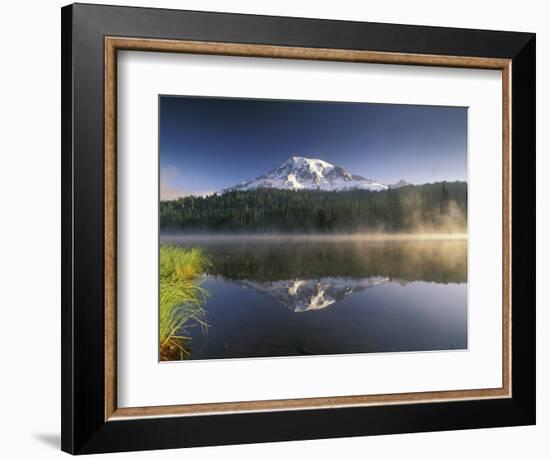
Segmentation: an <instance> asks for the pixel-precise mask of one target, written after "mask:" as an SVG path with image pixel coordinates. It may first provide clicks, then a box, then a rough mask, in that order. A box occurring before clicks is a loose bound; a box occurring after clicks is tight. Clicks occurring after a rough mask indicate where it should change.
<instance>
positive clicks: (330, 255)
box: [161, 235, 468, 360]
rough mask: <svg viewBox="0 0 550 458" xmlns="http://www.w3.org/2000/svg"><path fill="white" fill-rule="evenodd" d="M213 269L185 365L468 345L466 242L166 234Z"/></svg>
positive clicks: (168, 240)
mask: <svg viewBox="0 0 550 458" xmlns="http://www.w3.org/2000/svg"><path fill="white" fill-rule="evenodd" d="M161 243H162V244H168V245H175V246H181V247H184V248H189V247H197V246H199V247H202V248H203V249H205V250H206V252H207V253H208V254H209V255H210V257H211V260H212V266H211V268H210V269H209V271H208V274H207V275H204V276H203V277H201V278H200V279H199V281H200V283H201V286H202V287H203V288H204V289H205V290H207V291H208V293H209V296H208V299H207V301H206V303H205V310H206V321H207V324H208V327H207V329H206V331H205V330H204V329H201V326H198V325H196V326H190V327H186V329H185V331H186V333H187V335H188V336H189V337H190V339H189V344H188V345H189V356H188V358H187V359H193V360H198V359H218V358H244V357H273V356H298V355H330V354H344V353H375V352H405V351H428V350H431V351H433V350H459V349H466V348H467V344H468V334H467V241H466V240H465V239H464V238H462V237H445V236H440V237H437V238H435V239H434V238H431V237H412V238H411V237H400V236H394V237H385V236H375V237H361V236H332V237H331V236H294V237H292V236H288V237H285V236H256V237H254V236H248V237H247V236H202V237H201V236H165V235H163V236H161Z"/></svg>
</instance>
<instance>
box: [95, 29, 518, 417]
mask: <svg viewBox="0 0 550 458" xmlns="http://www.w3.org/2000/svg"><path fill="white" fill-rule="evenodd" d="M119 50H128V51H152V52H175V53H187V54H209V55H223V56H240V57H268V58H281V59H301V60H322V61H340V62H357V63H379V64H398V65H422V66H436V67H461V68H479V69H493V70H500V71H501V72H502V231H503V233H502V240H503V242H502V275H503V277H502V278H503V284H502V387H500V388H487V389H471V390H452V391H430V392H416V393H399V394H375V395H353V396H334V397H318V398H303V399H284V400H265V401H241V402H223V403H208V404H183V405H170V406H143V407H129V408H119V407H118V405H117V372H116V367H117V336H116V329H117V325H116V291H117V282H116V272H117V270H116V256H117V254H116V247H117V219H116V214H117V156H116V154H117V153H116V151H117V145H116V139H117V125H116V122H117V51H119ZM511 66H512V63H511V60H510V59H493V58H482V57H463V56H439V55H425V54H404V53H389V52H375V51H358V50H344V49H321V48H301V47H288V46H271V45H250V44H240V43H215V42H199V41H180V40H157V39H142V38H121V37H105V81H104V89H105V113H104V122H105V125H104V129H105V144H104V154H105V158H104V159H105V165H104V167H105V177H104V178H105V189H104V192H105V194H104V205H105V208H104V212H105V234H104V238H105V253H104V254H105V266H104V273H105V285H104V288H105V398H104V401H105V420H106V421H112V420H121V419H122V420H129V419H136V418H143V417H152V416H156V417H158V416H189V415H207V414H226V413H245V412H258V411H274V410H300V409H320V408H337V407H358V406H370V405H381V404H405V403H423V402H438V401H460V400H475V399H489V398H506V397H511V394H512V376H511V375H512V367H511V348H512V335H511V317H512V305H511V236H512V232H511V231H512V228H511V185H512V184H511V121H512V120H511Z"/></svg>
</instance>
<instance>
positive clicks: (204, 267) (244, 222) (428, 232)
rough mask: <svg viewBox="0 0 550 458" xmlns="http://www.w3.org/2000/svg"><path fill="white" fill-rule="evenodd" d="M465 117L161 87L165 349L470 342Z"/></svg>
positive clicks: (433, 347) (349, 348) (199, 353)
mask: <svg viewBox="0 0 550 458" xmlns="http://www.w3.org/2000/svg"><path fill="white" fill-rule="evenodd" d="M467 117H468V110H467V108H466V107H452V106H423V105H399V104H375V103H355V102H326V101H298V100H267V99H242V98H215V97H197V96H192V97H191V96H175V95H160V96H159V156H160V159H159V162H160V164H159V167H160V170H159V174H160V176H159V180H160V183H159V199H160V210H159V213H160V214H159V225H160V238H159V240H160V243H159V296H160V297H159V340H160V342H159V359H160V361H189V360H213V359H220V358H251V357H254V358H258V357H260V358H270V357H299V356H319V355H341V354H357V353H362V354H365V353H379V352H420V351H464V350H466V349H467V348H468V323H467V316H468V313H467V305H468V304H467V297H468V294H467V292H468V260H467V255H468V237H467V232H468V182H467V177H468V157H467V156H468V151H467V137H468V132H467V124H468V123H467Z"/></svg>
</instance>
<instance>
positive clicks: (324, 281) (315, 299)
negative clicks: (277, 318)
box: [240, 276, 389, 312]
mask: <svg viewBox="0 0 550 458" xmlns="http://www.w3.org/2000/svg"><path fill="white" fill-rule="evenodd" d="M388 280H389V278H388V277H382V276H372V277H367V278H347V277H325V278H313V279H308V280H280V281H271V282H256V281H250V280H246V281H242V282H240V283H241V285H242V286H244V287H245V288H250V289H253V290H255V291H259V292H261V293H264V294H267V295H268V296H270V297H272V298H273V299H275V300H276V301H277V302H278V303H280V304H282V305H284V306H285V307H286V308H287V309H288V310H290V311H291V312H308V311H312V310H321V309H324V308H326V307H328V306H329V305H332V304H334V303H336V302H339V301H341V300H343V299H345V298H346V297H347V296H349V295H350V294H352V293H356V292H359V291H363V290H364V289H366V288H372V287H373V286H378V285H381V284H382V283H385V282H387V281H388Z"/></svg>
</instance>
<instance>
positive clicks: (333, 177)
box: [222, 156, 388, 192]
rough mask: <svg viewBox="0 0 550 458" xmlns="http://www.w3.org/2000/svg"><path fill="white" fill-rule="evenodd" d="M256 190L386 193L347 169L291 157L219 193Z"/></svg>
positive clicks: (376, 185) (376, 183)
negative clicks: (351, 190) (261, 173)
mask: <svg viewBox="0 0 550 458" xmlns="http://www.w3.org/2000/svg"><path fill="white" fill-rule="evenodd" d="M257 188H276V189H291V190H297V189H319V190H322V191H343V190H349V189H366V190H369V191H382V190H384V189H388V186H387V185H385V184H382V183H378V182H377V181H374V180H370V179H368V178H365V177H362V176H360V175H352V174H351V173H349V172H348V171H347V170H346V169H344V168H342V167H338V166H336V165H332V164H329V163H328V162H325V161H322V160H321V159H309V158H307V157H299V156H294V157H291V158H290V159H287V160H286V161H285V162H283V163H282V164H281V165H279V166H278V167H276V168H274V169H273V170H271V171H269V172H267V173H265V174H264V175H261V176H259V177H258V178H256V179H254V180H248V181H244V182H242V183H240V184H238V185H236V186H233V187H232V188H228V189H224V190H223V191H222V192H229V191H248V190H250V189H257Z"/></svg>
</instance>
